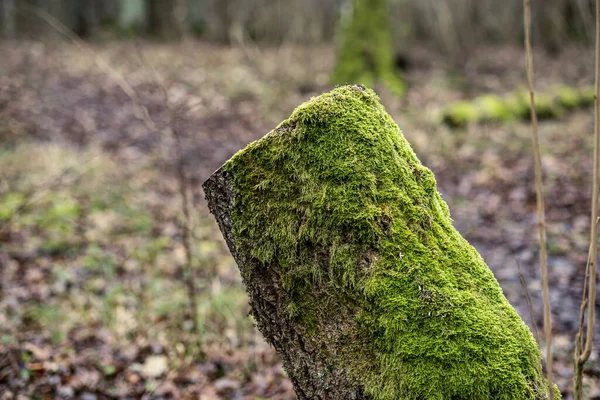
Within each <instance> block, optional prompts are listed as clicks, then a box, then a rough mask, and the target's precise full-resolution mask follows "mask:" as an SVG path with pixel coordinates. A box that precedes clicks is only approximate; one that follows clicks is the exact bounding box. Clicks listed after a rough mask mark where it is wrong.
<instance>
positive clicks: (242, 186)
mask: <svg viewBox="0 0 600 400" xmlns="http://www.w3.org/2000/svg"><path fill="white" fill-rule="evenodd" d="M204 190H205V193H206V198H207V200H208V204H209V207H210V210H211V212H212V213H213V214H214V215H215V217H216V219H217V222H218V224H219V226H220V228H221V232H222V233H223V235H224V237H225V240H226V241H227V244H228V245H229V248H230V250H231V253H232V254H233V256H234V258H235V259H236V261H237V264H238V266H239V269H240V271H241V275H242V278H243V281H244V284H245V286H246V289H247V292H248V295H249V298H250V304H251V310H252V311H251V312H252V315H253V316H254V319H255V320H256V324H257V326H258V329H259V330H260V331H261V332H262V333H263V335H264V336H265V338H266V339H267V341H268V342H269V343H271V344H272V345H273V346H274V347H275V349H276V350H277V351H278V352H279V354H280V355H281V358H282V360H283V364H284V366H285V369H286V371H287V372H288V374H289V376H290V378H291V380H292V382H293V384H294V388H295V390H296V393H297V395H298V398H299V399H301V400H304V399H306V400H314V399H323V400H325V399H327V400H338V399H339V400H342V399H344V400H346V399H376V400H380V399H381V400H388V399H389V400H397V399H414V400H417V399H425V400H429V399H455V400H459V399H465V400H466V399H469V400H480V399H481V400H483V399H485V400H488V399H536V400H537V399H545V398H547V395H548V393H547V391H548V387H547V385H546V382H545V381H544V379H543V376H542V374H541V365H540V364H541V363H540V354H539V351H538V348H537V345H536V343H535V340H534V339H533V337H532V335H531V332H530V331H529V329H528V328H527V326H526V325H525V324H524V323H523V321H522V320H521V319H520V317H519V316H518V315H517V313H516V311H515V310H514V309H513V308H512V307H511V306H510V304H509V303H508V301H507V300H506V298H505V297H504V295H503V294H502V290H501V289H500V286H499V285H498V282H497V281H496V280H495V278H494V276H493V274H492V272H491V271H490V270H489V269H488V267H487V266H486V265H485V263H484V261H483V260H482V258H481V256H480V255H479V254H478V253H477V251H476V250H475V249H474V248H473V247H472V246H470V245H469V243H467V241H466V240H465V239H464V238H463V237H462V236H461V235H460V234H459V233H458V232H457V231H456V230H455V229H454V227H453V226H452V221H451V219H450V215H449V211H448V208H447V205H446V203H445V202H444V201H443V200H442V198H441V197H440V195H439V193H438V192H437V190H436V182H435V178H434V176H433V173H432V172H431V171H430V170H429V169H427V168H425V167H424V166H423V165H422V164H421V163H420V162H419V160H418V159H417V157H416V155H415V154H414V152H413V151H412V149H411V147H410V145H409V144H408V142H407V141H406V139H405V138H404V137H403V135H402V133H401V132H400V130H399V129H398V127H397V126H396V124H395V123H394V122H393V121H392V119H391V117H390V116H389V115H388V114H387V113H386V112H385V109H384V108H383V106H382V105H381V104H380V103H379V101H378V99H377V96H376V95H375V93H374V92H372V91H371V90H368V89H365V88H363V87H362V86H344V87H340V88H337V89H335V90H333V91H332V92H330V93H327V94H324V95H322V96H319V97H317V98H314V99H312V100H311V101H309V102H307V103H305V104H303V105H301V106H300V107H298V109H296V111H295V112H294V113H293V114H292V116H291V117H290V118H289V119H288V120H286V121H284V122H283V123H282V124H281V125H279V127H277V128H276V129H275V130H274V131H272V132H270V133H269V134H267V135H266V136H265V137H263V138H262V139H260V140H259V141H256V142H254V143H252V144H250V145H249V146H248V147H246V148H245V149H244V150H242V151H240V152H239V153H238V154H236V155H235V156H234V157H233V158H232V159H231V160H229V161H228V162H227V163H226V164H225V165H223V166H222V167H221V168H220V169H219V170H217V171H216V172H215V173H214V174H213V175H212V176H211V177H210V178H209V179H208V180H207V181H206V182H205V183H204Z"/></svg>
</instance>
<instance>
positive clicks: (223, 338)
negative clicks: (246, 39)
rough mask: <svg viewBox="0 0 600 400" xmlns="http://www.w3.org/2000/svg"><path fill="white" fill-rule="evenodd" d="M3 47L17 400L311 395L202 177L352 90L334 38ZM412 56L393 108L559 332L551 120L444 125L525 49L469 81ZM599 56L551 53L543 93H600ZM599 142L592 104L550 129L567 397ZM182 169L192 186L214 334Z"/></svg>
mask: <svg viewBox="0 0 600 400" xmlns="http://www.w3.org/2000/svg"><path fill="white" fill-rule="evenodd" d="M0 54H2V60H1V62H0V143H1V145H0V277H1V278H0V279H1V281H0V399H2V400H4V399H17V398H18V399H28V398H31V399H69V398H81V399H86V400H94V399H116V398H131V399H133V398H143V399H168V398H181V399H197V398H200V399H203V400H210V399H267V398H268V399H279V400H284V399H294V398H295V395H294V392H293V388H292V386H291V383H290V382H289V380H288V379H287V377H286V374H285V372H284V371H283V369H282V366H281V363H280V361H279V359H278V357H277V355H276V354H275V352H274V350H273V349H272V348H270V347H269V346H268V345H267V344H266V343H265V342H264V341H263V339H262V338H261V336H260V334H259V333H258V332H257V331H256V330H255V329H254V327H253V323H252V320H251V318H250V317H249V316H248V304H247V298H246V294H245V292H244V289H243V287H242V285H241V282H240V277H239V273H238V271H237V267H236V265H235V262H234V261H233V259H232V258H231V256H230V254H229V252H228V250H227V249H226V246H225V245H224V243H223V240H222V238H221V235H220V233H219V231H218V228H217V227H216V224H215V223H214V219H213V218H212V217H211V216H210V215H209V214H208V212H207V207H206V204H205V201H204V196H203V193H202V189H201V187H200V185H201V183H202V182H203V181H204V180H205V179H206V178H207V177H208V176H209V175H210V174H211V173H212V172H213V171H214V170H215V169H216V168H218V167H219V166H220V165H221V164H222V163H223V162H224V161H226V160H227V159H228V158H229V157H231V156H232V155H233V154H234V153H235V152H236V151H237V150H239V149H241V148H242V147H244V146H245V145H246V144H247V143H249V142H250V141H252V140H256V139H258V138H260V137H261V136H263V135H264V134H265V133H267V132H268V131H270V130H271V129H273V128H274V127H275V126H276V125H277V124H278V123H279V122H280V121H282V120H283V119H285V118H286V117H287V116H288V115H289V114H290V113H291V112H292V111H293V109H294V108H295V107H296V106H297V105H299V104H300V103H301V102H303V101H305V100H307V99H309V98H310V97H311V96H314V95H317V94H320V93H322V92H324V91H328V90H330V89H331V85H330V84H329V82H328V76H329V72H330V70H331V68H332V66H333V61H334V57H333V54H334V52H333V48H331V47H328V46H324V47H311V48H307V47H301V46H288V47H282V48H272V49H259V48H255V47H246V48H224V47H218V46H215V45H211V44H207V43H199V42H187V41H186V42H182V43H180V44H171V45H166V44H150V43H144V42H137V43H134V42H125V43H106V44H94V45H93V46H92V47H91V48H90V49H88V48H87V47H86V46H84V47H83V48H78V47H76V46H74V45H70V44H64V43H62V44H57V43H54V44H49V43H40V42H24V41H21V42H5V43H2V44H0ZM408 56H409V60H410V64H409V69H408V71H407V72H406V79H407V82H408V85H409V91H408V95H407V96H406V97H405V98H403V99H398V98H394V97H392V96H390V95H389V94H387V93H386V92H385V90H381V91H380V92H379V93H380V96H381V97H382V101H383V103H384V104H385V105H386V107H387V109H388V111H389V112H390V113H391V114H392V116H393V117H394V119H395V120H396V122H397V123H398V125H399V126H400V128H401V129H402V131H403V132H404V134H405V136H406V137H407V139H408V140H409V142H411V144H412V145H413V147H414V149H415V151H416V153H417V154H418V156H419V157H420V158H421V160H422V161H423V163H424V164H425V165H427V166H428V167H430V168H431V169H432V170H433V171H434V173H435V174H436V177H437V180H438V185H439V189H440V191H441V192H442V194H443V196H444V198H445V199H446V201H447V202H448V203H449V206H450V210H451V211H452V215H453V218H454V221H455V224H456V226H457V228H458V229H459V230H460V231H461V233H462V234H463V235H464V236H465V237H466V238H467V239H468V240H469V241H470V242H471V243H472V244H473V245H474V246H475V247H476V248H477V249H478V250H479V251H480V252H481V254H482V255H483V257H484V258H485V259H486V261H487V263H488V265H489V266H490V267H491V268H492V270H493V271H494V273H495V275H496V277H497V279H498V280H499V282H500V284H501V286H502V288H503V289H504V291H505V294H506V296H507V297H508V299H509V300H510V302H511V303H512V304H513V305H514V306H515V308H517V310H518V311H519V313H520V314H521V316H522V317H523V319H524V320H525V321H526V322H527V323H528V324H529V325H530V326H531V327H533V326H534V325H535V326H537V327H541V325H542V300H541V284H540V276H539V272H538V269H539V267H538V251H537V230H536V229H537V228H536V208H535V192H534V187H533V163H532V156H531V152H530V148H531V144H530V130H529V125H528V123H527V122H519V121H515V122H510V123H504V124H497V123H496V124H485V125H476V126H475V125H474V126H468V127H466V128H465V129H450V128H448V127H447V126H444V125H443V124H442V123H441V122H440V110H441V108H442V107H443V106H444V105H445V104H448V103H449V102H450V101H454V100H457V99H468V98H472V97H475V96H477V95H481V94H486V93H495V94H504V93H508V92H511V91H514V90H517V89H519V88H523V87H524V86H525V83H526V81H525V74H524V58H523V55H522V50H521V49H519V48H482V49H479V50H478V51H477V52H475V53H474V54H473V56H472V57H470V58H469V61H468V62H467V63H466V64H465V66H464V68H462V69H461V71H460V72H452V71H454V70H453V69H451V68H449V66H448V65H446V64H445V63H444V60H443V59H442V58H441V57H440V56H439V55H438V54H436V53H435V52H433V51H428V50H426V49H423V48H422V47H420V48H419V49H415V50H413V51H410V52H409V53H408ZM593 58H594V57H593V52H592V51H590V50H589V49H579V48H570V49H566V50H565V51H564V52H563V53H562V54H561V55H560V56H557V57H549V56H546V55H544V54H543V53H536V54H535V61H536V66H539V67H538V68H537V73H536V74H537V77H538V79H537V82H536V84H537V88H538V89H540V90H542V91H543V90H544V89H547V88H550V87H551V86H552V85H555V84H559V83H560V84H568V85H571V86H575V87H580V86H584V85H588V84H590V83H591V82H592V80H593V62H594V60H593ZM132 89H133V90H132ZM165 94H166V95H165ZM144 110H147V112H148V115H149V117H148V116H144V113H143V111H144ZM173 130H174V131H175V132H176V133H177V137H178V140H180V142H181V150H182V151H178V150H177V148H178V146H177V140H176V139H175V136H174V135H173V134H172V133H171V132H172V131H173ZM592 131H593V114H592V111H591V109H588V110H579V111H576V112H573V113H569V114H566V115H564V116H563V117H562V118H561V119H560V120H549V121H542V122H541V125H540V135H541V144H542V150H543V168H544V171H545V191H546V194H547V200H548V201H547V211H548V212H547V218H548V240H549V252H550V264H549V265H550V283H551V297H552V311H553V315H554V334H555V338H554V353H555V357H556V361H555V364H554V369H555V378H556V380H557V383H558V384H559V386H560V388H561V390H562V391H563V393H564V394H565V395H566V396H565V398H567V399H568V398H570V395H569V392H570V387H571V373H572V372H571V370H572V367H571V360H572V349H573V342H574V337H575V331H576V327H577V321H578V314H579V301H580V297H581V288H582V281H583V270H584V268H585V263H586V258H587V250H588V245H589V237H588V236H589V233H588V232H589V225H590V221H589V219H590V218H589V208H590V197H591V196H590V194H591V189H590V188H591V171H592V161H591V154H592ZM181 165H182V166H183V169H184V171H185V172H186V173H185V175H186V179H185V182H186V187H187V188H189V190H190V191H191V192H192V196H191V199H190V202H191V204H192V206H193V212H192V215H191V219H190V222H191V223H192V226H193V248H192V253H193V257H192V267H193V268H192V271H191V274H192V275H193V277H194V279H195V283H196V285H197V287H198V294H197V297H198V298H197V313H198V320H199V324H198V326H197V327H195V329H196V330H195V331H194V329H193V328H194V327H193V323H192V321H191V319H190V318H189V315H188V314H189V313H187V312H186V310H187V309H188V295H187V291H186V280H187V278H188V277H189V274H190V270H189V268H186V263H187V262H186V249H185V246H184V245H183V240H182V232H183V226H184V224H185V220H184V219H183V213H182V206H181V204H182V202H181V199H182V197H181V193H180V186H179V184H180V183H181V179H178V166H181ZM519 266H520V270H521V271H522V276H523V277H524V279H525V281H526V286H527V292H528V293H529V295H530V296H531V303H532V308H533V312H532V313H530V312H529V311H528V307H527V301H526V291H525V290H524V287H523V286H522V284H521V282H520V279H519ZM531 314H532V315H531ZM596 339H597V341H596V343H600V334H598V335H597V337H596ZM596 348H600V347H599V346H596ZM584 382H585V385H586V390H587V394H586V398H590V399H591V398H596V399H600V358H599V354H598V352H597V351H594V352H593V354H592V357H591V360H590V362H589V363H588V364H587V365H586V370H585V381H584Z"/></svg>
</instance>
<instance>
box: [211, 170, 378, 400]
mask: <svg viewBox="0 0 600 400" xmlns="http://www.w3.org/2000/svg"><path fill="white" fill-rule="evenodd" d="M232 179H233V175H232V174H231V173H229V172H226V171H223V170H218V171H217V172H215V173H214V174H213V175H212V176H211V177H210V178H209V179H208V180H207V181H206V182H205V183H204V185H203V187H204V192H205V194H206V199H207V201H208V204H209V208H210V211H211V213H212V214H213V215H214V216H215V218H216V219H217V223H218V224H219V228H220V229H221V232H222V233H223V237H224V238H225V241H226V242H227V245H228V246H229V250H230V251H231V254H232V255H233V257H234V259H235V260H236V262H237V265H238V266H239V269H240V272H241V274H242V279H243V282H244V285H245V286H246V291H247V293H248V296H249V298H250V306H251V308H252V315H253V316H254V319H255V321H256V325H257V327H258V329H259V330H260V331H261V332H262V334H263V335H264V337H265V339H266V340H267V342H268V343H269V344H271V345H272V346H273V347H275V349H276V350H277V352H278V353H279V355H280V356H281V359H282V362H283V365H284V367H285V370H286V371H287V373H288V375H289V377H290V379H291V380H292V383H293V384H294V388H295V390H296V394H297V396H298V399H299V400H315V399H320V400H336V399H339V400H342V399H348V400H352V399H355V400H360V399H371V397H369V396H367V395H366V394H365V393H364V388H363V386H362V385H361V384H360V382H358V381H357V380H355V379H351V378H350V377H349V376H348V373H347V371H346V368H345V366H344V365H343V364H342V363H341V362H340V360H339V359H336V357H335V355H336V354H338V353H339V350H340V346H342V345H343V341H341V340H340V339H341V337H342V336H343V335H342V329H341V328H342V327H343V326H345V325H346V324H345V323H344V320H348V319H350V315H348V314H345V313H344V312H342V311H343V310H340V311H341V312H340V313H339V315H338V316H337V318H332V319H331V321H330V322H331V323H330V324H329V325H330V326H328V327H326V328H325V329H327V332H328V334H327V335H323V337H322V338H321V339H320V340H318V341H313V340H308V341H307V340H305V336H307V332H306V328H305V327H304V326H302V324H299V323H298V322H297V321H294V319H293V318H291V317H290V314H289V313H288V312H287V306H288V304H289V302H290V297H289V295H288V293H287V292H286V291H285V290H284V289H283V287H282V283H281V276H280V273H281V271H278V270H277V268H263V267H262V266H261V265H260V263H259V262H257V261H256V259H254V258H252V257H251V256H250V255H249V254H245V253H242V252H239V251H238V248H237V246H236V239H235V236H234V234H233V229H232V225H231V210H232V207H233V206H234V199H235V198H236V192H235V190H234V189H233V186H232ZM323 371H327V373H323Z"/></svg>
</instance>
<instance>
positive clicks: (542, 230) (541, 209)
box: [523, 0, 554, 400]
mask: <svg viewBox="0 0 600 400" xmlns="http://www.w3.org/2000/svg"><path fill="white" fill-rule="evenodd" d="M523 8H524V11H525V12H524V23H525V51H526V58H527V83H528V84H529V100H530V106H529V108H530V111H531V138H532V145H533V158H534V169H535V191H536V199H537V210H538V228H539V236H540V268H541V271H542V290H543V297H544V337H545V340H546V370H547V374H548V388H549V390H548V393H549V396H550V400H554V385H553V383H552V382H553V379H552V316H551V313H550V290H549V284H548V253H547V249H546V210H545V208H546V206H545V204H544V187H543V184H542V156H541V152H540V138H539V134H538V121H537V112H536V108H535V88H534V85H533V56H532V54H531V0H523Z"/></svg>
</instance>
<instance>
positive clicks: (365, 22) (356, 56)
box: [331, 0, 405, 95]
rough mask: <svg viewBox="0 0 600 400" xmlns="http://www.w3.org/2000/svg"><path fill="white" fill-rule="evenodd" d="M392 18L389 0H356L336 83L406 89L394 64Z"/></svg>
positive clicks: (395, 90)
mask: <svg viewBox="0 0 600 400" xmlns="http://www.w3.org/2000/svg"><path fill="white" fill-rule="evenodd" d="M388 19H389V14H388V12H387V6H386V0H353V1H352V15H351V16H350V17H349V19H348V21H347V23H346V24H345V25H344V27H343V31H342V37H341V41H340V45H339V46H338V55H337V63H336V66H335V70H334V71H333V75H332V78H331V80H332V82H333V83H335V84H341V85H343V84H348V83H351V84H357V83H358V84H363V85H367V86H372V85H374V84H376V83H381V84H383V85H384V86H386V87H387V89H388V90H390V91H391V92H392V93H394V94H396V95H402V94H403V93H404V91H405V86H404V82H403V81H402V79H401V78H400V77H399V76H398V75H397V74H396V71H395V68H394V58H393V57H394V48H393V42H392V36H391V30H390V27H389V20H388Z"/></svg>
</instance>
